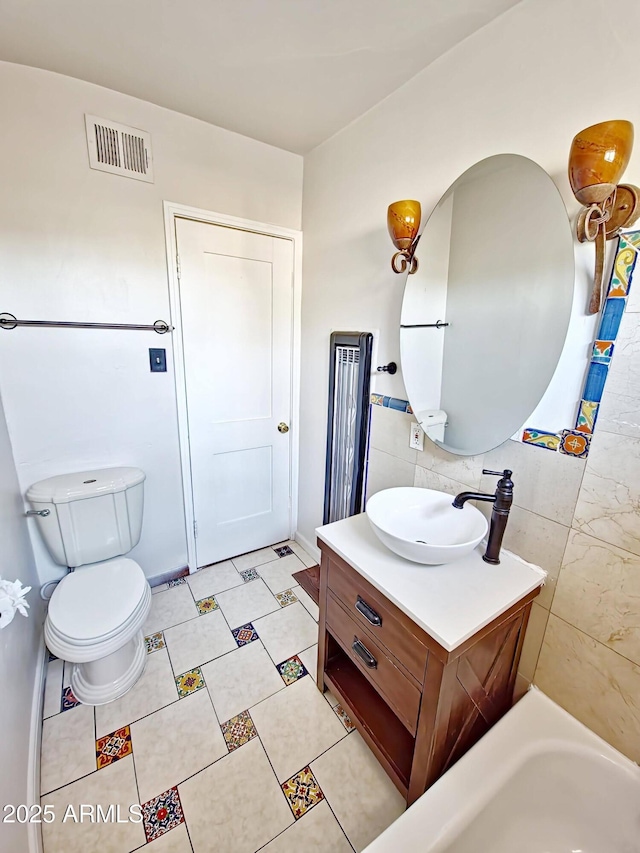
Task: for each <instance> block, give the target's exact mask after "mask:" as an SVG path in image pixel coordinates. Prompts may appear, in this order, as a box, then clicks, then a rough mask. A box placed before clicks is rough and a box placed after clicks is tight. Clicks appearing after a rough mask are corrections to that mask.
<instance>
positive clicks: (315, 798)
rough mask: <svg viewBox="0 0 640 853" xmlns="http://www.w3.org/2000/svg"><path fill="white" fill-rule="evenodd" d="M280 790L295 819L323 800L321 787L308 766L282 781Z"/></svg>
mask: <svg viewBox="0 0 640 853" xmlns="http://www.w3.org/2000/svg"><path fill="white" fill-rule="evenodd" d="M282 790H283V791H284V795H285V797H286V798H287V800H288V802H289V805H290V806H291V811H292V812H293V816H294V817H295V819H296V820H298V818H301V817H302V815H303V814H306V813H307V812H308V811H309V809H312V808H313V807H314V806H315V805H317V804H318V803H319V802H321V801H322V800H324V794H323V793H322V789H321V788H320V785H318V783H317V781H316V778H315V776H314V775H313V773H312V772H311V769H310V768H309V767H305V768H304V769H303V770H301V771H300V772H299V773H296V775H295V776H292V777H291V779H287V781H286V782H283V783H282Z"/></svg>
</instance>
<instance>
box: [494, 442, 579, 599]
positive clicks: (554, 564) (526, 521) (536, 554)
mask: <svg viewBox="0 0 640 853" xmlns="http://www.w3.org/2000/svg"><path fill="white" fill-rule="evenodd" d="M540 452H541V453H542V450H541V451H540ZM482 507H483V508H486V512H487V513H488V517H490V516H491V504H483V505H482ZM568 536H569V528H568V527H565V525H563V524H558V523H557V522H556V521H551V520H550V519H548V518H543V517H542V516H541V515H536V513H534V512H530V511H529V510H527V509H522V507H519V506H516V505H515V504H514V505H513V506H512V507H511V512H510V513H509V522H508V524H507V529H506V531H505V534H504V539H503V545H504V547H505V548H507V549H508V550H509V551H513V553H514V554H517V555H518V556H519V557H522V559H523V560H527V562H529V563H534V564H535V565H537V566H540V568H541V569H544V570H545V572H547V573H548V574H547V581H546V583H545V585H544V586H543V588H542V592H541V593H540V595H539V596H538V597H537V598H536V604H539V605H540V606H541V607H546V608H547V610H548V609H549V607H551V601H552V600H553V594H554V591H555V587H556V581H557V579H558V574H559V573H560V566H561V565H562V557H563V555H564V549H565V547H566V545H567V538H568Z"/></svg>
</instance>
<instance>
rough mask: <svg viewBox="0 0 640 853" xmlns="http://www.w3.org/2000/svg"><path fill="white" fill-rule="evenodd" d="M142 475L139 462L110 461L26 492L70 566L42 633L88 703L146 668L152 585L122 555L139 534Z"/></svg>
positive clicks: (52, 549)
mask: <svg viewBox="0 0 640 853" xmlns="http://www.w3.org/2000/svg"><path fill="white" fill-rule="evenodd" d="M144 480H145V474H144V472H143V471H141V470H140V469H139V468H104V469H101V470H98V471H83V472H81V473H78V474H63V475H61V476H58V477H49V478H48V479H47V480H42V481H40V482H39V483H34V485H33V486H31V488H30V489H29V490H28V492H27V500H28V502H29V503H30V505H31V507H32V508H33V510H36V511H38V512H39V514H38V515H36V516H35V518H36V521H37V524H38V528H39V530H40V533H41V535H42V538H43V540H44V543H45V545H46V546H47V549H48V551H49V553H50V554H51V556H52V558H53V559H54V560H55V562H56V563H58V564H59V565H61V566H68V567H69V568H70V569H71V570H72V571H70V572H69V574H67V575H66V576H65V577H64V578H63V579H62V580H61V581H60V583H59V584H58V585H57V587H56V588H55V591H54V593H53V595H52V596H51V600H50V601H49V610H48V614H47V618H46V621H45V626H44V636H45V642H46V644H47V647H48V649H49V650H50V651H51V652H53V654H54V655H56V656H57V657H59V658H61V659H62V660H65V661H70V662H72V663H73V668H72V672H71V689H72V691H73V694H74V696H75V697H76V699H78V700H79V701H80V702H82V703H83V704H85V705H104V704H106V703H107V702H112V701H113V700H114V699H117V698H118V697H119V696H122V695H123V694H124V693H126V692H127V691H128V690H130V689H131V688H132V687H133V685H134V684H135V683H136V681H137V680H138V679H139V678H140V676H141V675H142V673H143V671H144V668H145V664H146V659H147V656H146V650H145V645H144V637H143V633H142V626H143V625H144V623H145V620H146V618H147V616H148V614H149V610H150V609H151V588H150V587H149V583H148V581H147V579H146V577H145V575H144V572H143V571H142V569H141V568H140V566H139V565H138V564H137V563H136V562H135V561H134V560H131V559H129V558H127V557H125V556H124V555H125V554H128V553H129V551H131V549H132V548H134V547H135V546H136V545H137V544H138V542H139V541H140V533H141V531H142V511H143V506H144ZM47 510H48V512H47Z"/></svg>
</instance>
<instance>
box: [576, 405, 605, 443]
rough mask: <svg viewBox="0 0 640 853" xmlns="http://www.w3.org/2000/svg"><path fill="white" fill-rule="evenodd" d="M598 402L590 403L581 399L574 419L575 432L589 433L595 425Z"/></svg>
mask: <svg viewBox="0 0 640 853" xmlns="http://www.w3.org/2000/svg"><path fill="white" fill-rule="evenodd" d="M599 408H600V403H592V402H591V401H590V400H581V401H580V409H579V410H578V419H577V421H576V432H584V433H587V434H588V435H591V433H592V432H593V429H594V427H595V425H596V420H597V417H598V409H599Z"/></svg>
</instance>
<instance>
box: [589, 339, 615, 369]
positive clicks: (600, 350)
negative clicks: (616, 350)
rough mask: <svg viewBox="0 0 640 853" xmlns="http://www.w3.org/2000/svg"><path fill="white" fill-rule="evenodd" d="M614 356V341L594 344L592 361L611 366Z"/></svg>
mask: <svg viewBox="0 0 640 853" xmlns="http://www.w3.org/2000/svg"><path fill="white" fill-rule="evenodd" d="M612 355H613V341H595V342H594V344H593V353H592V355H591V360H592V361H597V362H600V363H601V364H609V362H610V361H611V356H612Z"/></svg>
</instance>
